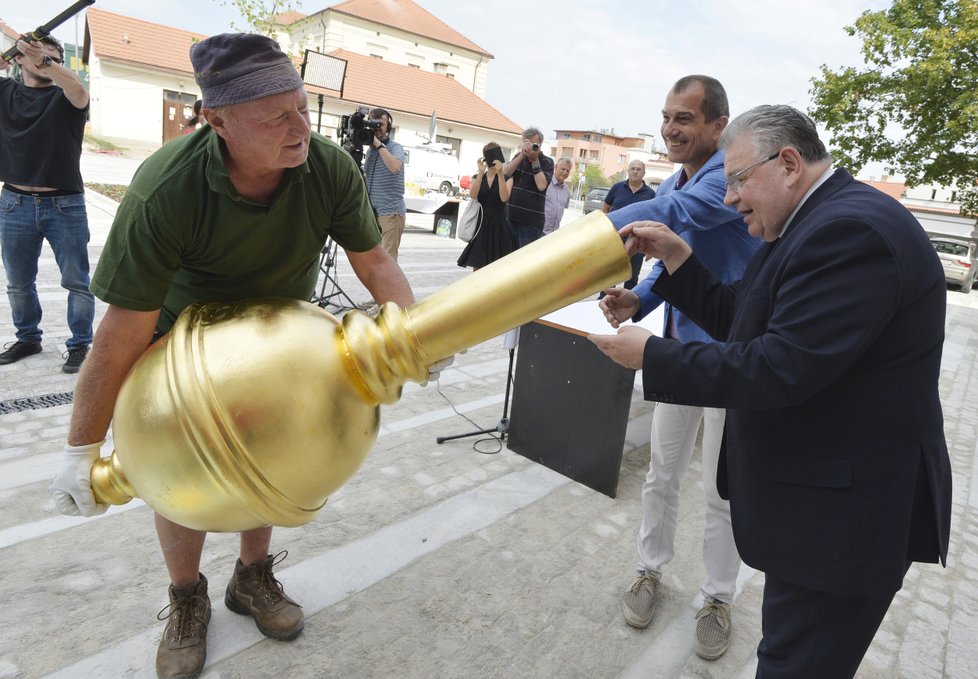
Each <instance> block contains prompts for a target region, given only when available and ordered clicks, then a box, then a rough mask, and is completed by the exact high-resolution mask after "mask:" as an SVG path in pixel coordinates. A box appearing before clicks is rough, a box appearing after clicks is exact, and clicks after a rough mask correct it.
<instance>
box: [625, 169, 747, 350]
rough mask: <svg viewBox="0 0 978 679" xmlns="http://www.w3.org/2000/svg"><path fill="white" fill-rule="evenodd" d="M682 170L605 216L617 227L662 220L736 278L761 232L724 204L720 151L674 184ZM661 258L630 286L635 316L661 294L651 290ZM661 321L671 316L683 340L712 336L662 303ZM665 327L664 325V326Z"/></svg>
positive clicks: (715, 267) (711, 265) (709, 263)
mask: <svg viewBox="0 0 978 679" xmlns="http://www.w3.org/2000/svg"><path fill="white" fill-rule="evenodd" d="M682 172H683V171H682V170H680V171H679V172H677V173H676V174H674V175H672V176H671V177H669V178H668V179H667V180H665V181H664V182H663V183H662V186H660V187H659V194H658V196H656V197H655V198H654V199H652V200H646V201H642V202H640V203H634V204H632V205H629V206H627V207H625V208H622V209H621V210H616V211H613V212H611V213H609V214H608V219H610V220H611V223H612V224H614V225H615V228H616V229H621V228H622V227H624V226H625V225H626V224H631V223H632V222H638V221H642V220H652V221H656V222H662V223H663V224H665V225H666V226H668V227H669V228H670V229H672V230H673V231H675V232H676V233H678V234H679V236H680V237H681V238H682V239H683V240H685V241H686V242H687V243H689V245H690V247H692V248H693V252H695V253H696V256H697V257H698V258H699V260H700V261H701V262H703V264H704V265H705V266H706V268H708V269H709V270H710V271H712V272H713V275H714V276H716V277H717V278H719V279H720V280H721V281H723V282H724V283H732V282H734V281H737V280H740V277H741V276H742V275H743V273H744V268H745V267H746V266H747V261H748V260H749V259H750V258H751V257H752V256H753V254H754V251H755V250H757V248H759V247H760V245H761V242H762V241H761V239H760V238H754V237H753V236H751V235H750V234H749V233H748V232H747V225H746V224H745V223H744V220H743V219H741V218H740V214H739V213H738V212H737V211H736V210H734V209H733V208H732V207H728V206H726V205H724V204H723V197H724V195H725V194H726V192H727V178H726V177H725V176H724V174H723V151H717V152H716V153H714V154H713V155H712V156H711V157H710V159H709V160H708V161H706V164H705V165H704V166H703V167H701V168H700V169H699V171H698V172H697V173H696V174H694V175H693V176H692V177H689V178H688V179H687V181H686V182H685V183H684V184H682V185H681V186H680V187H678V188H677V186H676V184H677V181H678V180H679V176H680V174H682ZM662 270H663V266H662V262H661V261H659V262H656V263H655V264H654V265H653V266H652V271H650V272H649V275H648V277H646V278H645V279H644V280H642V281H639V283H638V285H636V286H635V288H634V289H633V292H634V293H635V294H637V295H638V297H639V300H640V302H641V304H642V308H641V310H640V311H639V312H638V313H637V314H636V320H639V319H641V318H643V317H645V316H647V315H648V314H649V313H651V312H652V310H653V309H655V308H656V307H657V306H659V305H660V304H662V303H663V302H664V300H663V299H662V298H661V297H659V296H658V295H657V294H655V293H654V292H652V285H653V284H654V283H655V282H656V280H658V278H659V274H660V273H662ZM665 311H666V313H665V323H666V325H667V326H668V324H669V323H670V318H672V317H673V316H674V320H675V324H676V331H677V332H678V337H677V338H676V339H678V340H680V341H682V342H690V341H697V342H713V341H714V340H713V338H712V337H710V336H709V335H708V334H707V333H706V331H704V330H703V329H701V328H700V327H699V326H698V325H696V324H695V323H693V322H692V321H691V320H689V318H687V317H686V314H684V313H682V312H681V311H679V310H678V309H674V308H672V305H670V304H668V303H666V307H665ZM666 329H667V328H663V330H666Z"/></svg>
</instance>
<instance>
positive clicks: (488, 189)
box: [458, 141, 516, 269]
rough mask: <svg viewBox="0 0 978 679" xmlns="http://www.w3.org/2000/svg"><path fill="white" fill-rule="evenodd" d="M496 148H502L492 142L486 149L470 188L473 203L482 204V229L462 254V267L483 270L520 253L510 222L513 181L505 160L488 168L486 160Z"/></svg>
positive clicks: (483, 151) (459, 262)
mask: <svg viewBox="0 0 978 679" xmlns="http://www.w3.org/2000/svg"><path fill="white" fill-rule="evenodd" d="M492 148H499V144H497V143H496V142H494V141H491V142H489V143H488V144H486V145H485V147H483V149H482V154H483V157H482V158H479V160H478V161H477V162H478V163H479V172H478V174H476V176H475V177H474V178H473V179H472V186H471V187H470V188H469V195H470V196H472V198H471V200H478V201H479V203H480V204H481V205H482V226H480V227H479V232H478V233H477V234H476V235H475V238H473V239H472V240H470V241H469V244H468V245H466V246H465V249H464V250H462V254H461V256H460V257H459V258H458V265H459V266H471V267H472V268H473V269H479V268H481V267H483V266H485V265H486V264H491V263H492V262H495V261H496V260H497V259H499V258H500V257H505V256H506V255H508V254H509V253H511V252H512V251H513V250H515V249H516V245H515V244H514V243H513V236H512V234H511V233H510V229H509V221H508V220H507V219H506V201H508V200H509V192H510V189H511V188H512V187H513V180H512V179H510V180H508V181H507V180H506V177H504V176H503V162H502V161H501V160H496V161H494V162H493V163H492V165H490V166H488V167H487V165H486V159H485V157H484V156H485V155H486V154H487V153H488V152H489V149H492Z"/></svg>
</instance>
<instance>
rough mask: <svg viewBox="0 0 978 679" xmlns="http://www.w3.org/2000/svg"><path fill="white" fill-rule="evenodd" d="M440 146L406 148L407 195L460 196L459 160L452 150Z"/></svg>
mask: <svg viewBox="0 0 978 679" xmlns="http://www.w3.org/2000/svg"><path fill="white" fill-rule="evenodd" d="M438 146H440V145H438ZM438 146H436V145H434V144H432V145H431V146H427V145H426V146H405V147H404V191H405V193H408V194H411V193H415V194H417V195H424V194H425V193H433V192H439V193H445V194H451V195H457V194H458V192H459V186H458V158H457V157H456V156H455V154H454V152H453V151H452V150H451V149H450V148H448V149H444V148H438Z"/></svg>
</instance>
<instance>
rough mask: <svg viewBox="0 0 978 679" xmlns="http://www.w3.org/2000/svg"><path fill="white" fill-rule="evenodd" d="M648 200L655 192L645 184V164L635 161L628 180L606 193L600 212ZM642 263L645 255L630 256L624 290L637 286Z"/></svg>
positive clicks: (631, 166) (629, 170) (629, 165)
mask: <svg viewBox="0 0 978 679" xmlns="http://www.w3.org/2000/svg"><path fill="white" fill-rule="evenodd" d="M650 198H655V191H654V190H653V189H652V187H651V186H649V185H648V184H646V183H645V163H644V162H643V161H641V160H637V159H636V160H633V161H632V162H630V163H629V164H628V179H625V180H622V181H620V182H618V183H617V184H615V185H614V186H612V187H611V189H610V190H609V191H608V194H607V195H606V196H605V197H604V203H603V204H602V205H601V211H602V212H604V213H605V214H607V213H608V212H611V211H612V210H618V209H620V208H623V207H625V206H626V205H631V204H632V203H638V202H641V201H643V200H649V199H650ZM644 261H645V255H643V254H642V253H638V254H637V255H633V256H632V277H631V278H629V279H628V280H627V281H625V285H624V287H625V289H626V290H631V289H632V288H634V287H635V286H636V285H637V284H638V275H639V273H641V271H642V262H644Z"/></svg>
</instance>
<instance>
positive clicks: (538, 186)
mask: <svg viewBox="0 0 978 679" xmlns="http://www.w3.org/2000/svg"><path fill="white" fill-rule="evenodd" d="M542 143H543V134H542V133H541V132H540V130H538V129H537V128H535V127H530V128H528V129H526V130H523V146H522V147H520V150H519V151H517V153H516V155H515V156H513V158H512V159H511V160H510V161H509V162H508V163H507V164H506V167H505V170H504V173H505V175H506V179H512V180H513V192H512V194H510V197H509V210H508V216H509V227H510V229H512V231H513V240H514V241H515V242H516V247H517V248H521V247H523V246H524V245H526V244H528V243H532V242H533V241H535V240H537V239H538V238H540V237H541V236H542V235H543V224H544V220H545V217H546V198H547V187H549V186H550V181H551V180H552V179H553V176H554V161H552V160H551V159H550V158H548V157H547V156H545V155H543V150H542V149H541V148H540V144H542Z"/></svg>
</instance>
